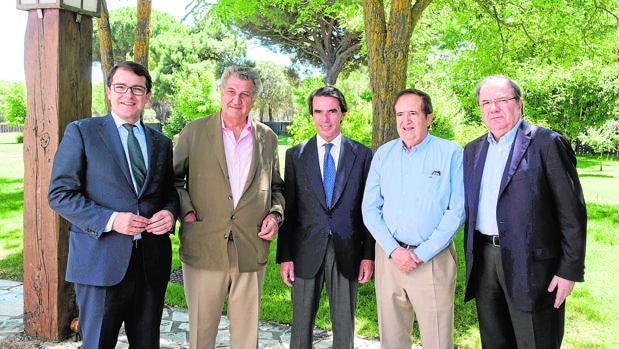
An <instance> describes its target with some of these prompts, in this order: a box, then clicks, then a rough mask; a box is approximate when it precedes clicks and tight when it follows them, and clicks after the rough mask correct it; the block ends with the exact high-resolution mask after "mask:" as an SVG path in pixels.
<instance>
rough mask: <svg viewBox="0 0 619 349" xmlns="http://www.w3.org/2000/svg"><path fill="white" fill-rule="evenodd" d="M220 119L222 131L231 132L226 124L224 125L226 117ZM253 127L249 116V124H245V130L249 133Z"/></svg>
mask: <svg viewBox="0 0 619 349" xmlns="http://www.w3.org/2000/svg"><path fill="white" fill-rule="evenodd" d="M220 118H221V129H222V130H230V128H228V127H226V124H225V123H224V117H223V116H220ZM251 125H252V123H251V118H250V117H249V116H248V117H247V123H246V124H245V126H243V129H244V130H247V131H251Z"/></svg>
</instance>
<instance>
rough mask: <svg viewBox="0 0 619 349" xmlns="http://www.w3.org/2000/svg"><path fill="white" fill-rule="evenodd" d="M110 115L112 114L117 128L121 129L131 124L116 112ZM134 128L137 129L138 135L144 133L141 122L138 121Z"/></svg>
mask: <svg viewBox="0 0 619 349" xmlns="http://www.w3.org/2000/svg"><path fill="white" fill-rule="evenodd" d="M110 114H112V119H114V123H115V124H116V128H121V127H123V125H124V124H129V122H126V121H124V120H123V119H121V118H120V117H119V116H118V115H116V114H115V113H114V112H111V113H110ZM133 126H135V127H136V129H137V131H138V133H143V132H142V131H143V129H142V123H141V122H140V120H138V121H136V123H135V124H133Z"/></svg>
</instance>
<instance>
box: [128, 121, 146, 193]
mask: <svg viewBox="0 0 619 349" xmlns="http://www.w3.org/2000/svg"><path fill="white" fill-rule="evenodd" d="M123 127H124V128H126V129H127V131H129V135H128V136H127V150H128V151H129V160H130V163H131V164H130V165H131V172H132V173H133V179H134V180H135V186H136V187H137V188H136V190H135V191H136V192H138V193H139V192H140V190H141V189H142V186H143V185H144V178H146V165H145V164H144V157H143V156H142V149H141V148H140V143H138V139H137V138H135V134H133V128H134V127H135V125H131V124H123Z"/></svg>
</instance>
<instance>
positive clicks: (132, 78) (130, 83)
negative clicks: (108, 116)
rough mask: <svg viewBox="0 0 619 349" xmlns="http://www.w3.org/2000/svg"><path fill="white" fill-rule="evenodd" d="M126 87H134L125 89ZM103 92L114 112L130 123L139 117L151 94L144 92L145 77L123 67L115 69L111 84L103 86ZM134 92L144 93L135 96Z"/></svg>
mask: <svg viewBox="0 0 619 349" xmlns="http://www.w3.org/2000/svg"><path fill="white" fill-rule="evenodd" d="M128 87H132V88H134V89H133V90H128V91H127V88H128ZM125 91H126V92H125ZM105 92H106V94H107V98H109V100H110V104H111V105H112V111H113V112H114V114H116V115H118V117H119V118H121V119H122V120H123V121H125V122H128V123H131V124H134V123H135V122H137V121H138V120H139V119H140V114H142V112H143V111H144V106H145V105H146V103H148V101H149V100H150V95H151V92H148V93H146V78H145V77H143V76H139V75H137V74H135V73H134V72H132V71H130V70H127V69H124V68H118V70H116V72H115V73H114V76H113V77H112V83H111V86H105ZM136 93H138V94H140V93H144V95H142V96H136V95H135V94H136Z"/></svg>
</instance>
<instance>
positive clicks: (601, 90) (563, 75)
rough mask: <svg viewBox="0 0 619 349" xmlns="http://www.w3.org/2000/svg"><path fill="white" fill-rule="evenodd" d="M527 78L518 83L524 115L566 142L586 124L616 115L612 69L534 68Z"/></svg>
mask: <svg viewBox="0 0 619 349" xmlns="http://www.w3.org/2000/svg"><path fill="white" fill-rule="evenodd" d="M617 67H619V66H617ZM617 67H615V68H617ZM529 77H530V78H524V77H523V82H522V85H523V86H524V87H523V90H524V96H525V97H524V103H525V104H524V111H525V116H527V117H528V118H529V119H531V120H533V121H538V122H539V123H542V122H545V123H548V124H549V125H550V128H552V129H554V130H557V131H560V132H562V133H563V134H564V135H565V136H566V138H567V139H569V140H570V141H575V140H576V137H577V136H578V135H579V134H580V133H581V132H582V131H583V130H585V128H587V127H596V126H599V125H601V124H603V123H604V122H605V121H606V120H608V119H609V118H618V117H619V104H617V101H618V100H619V79H617V76H616V70H609V69H606V68H599V67H596V66H594V65H593V64H591V63H589V64H582V65H580V66H577V67H572V68H567V69H558V68H557V69H555V70H554V71H544V70H541V69H537V68H534V69H533V71H532V72H531V74H530V75H529Z"/></svg>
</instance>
